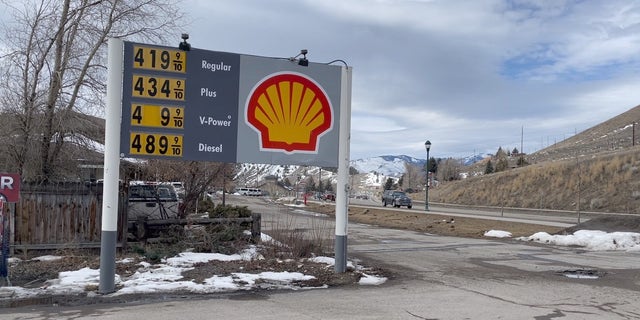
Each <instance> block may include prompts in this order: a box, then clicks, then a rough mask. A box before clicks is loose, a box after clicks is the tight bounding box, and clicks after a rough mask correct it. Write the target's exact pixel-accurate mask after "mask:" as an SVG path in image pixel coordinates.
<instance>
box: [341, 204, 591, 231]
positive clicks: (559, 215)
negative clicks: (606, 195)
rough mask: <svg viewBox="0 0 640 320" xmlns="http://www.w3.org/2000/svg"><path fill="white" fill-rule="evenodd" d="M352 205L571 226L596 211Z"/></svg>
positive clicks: (583, 220) (587, 218)
mask: <svg viewBox="0 0 640 320" xmlns="http://www.w3.org/2000/svg"><path fill="white" fill-rule="evenodd" d="M350 205H351V206H354V207H363V208H376V209H387V210H401V211H411V212H422V213H424V214H447V215H450V216H458V217H466V218H478V219H489V220H501V221H512V222H521V223H531V224H539V225H549V226H555V227H563V228H566V227H570V226H573V225H575V224H576V223H578V222H585V221H587V220H589V219H590V218H592V217H593V216H594V213H581V214H580V216H579V217H578V214H577V213H576V212H568V211H559V210H546V211H543V210H530V209H516V208H506V209H502V208H493V207H471V206H460V205H443V204H439V203H432V204H429V211H425V209H424V201H422V202H419V201H414V204H413V207H412V208H411V209H407V208H406V207H403V208H392V207H384V208H382V207H381V205H380V203H379V201H376V200H375V199H367V200H362V199H350Z"/></svg>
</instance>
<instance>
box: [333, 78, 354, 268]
mask: <svg viewBox="0 0 640 320" xmlns="http://www.w3.org/2000/svg"><path fill="white" fill-rule="evenodd" d="M352 71H353V68H351V67H343V68H342V81H341V86H342V88H341V90H340V135H339V139H338V144H339V147H338V185H337V188H336V189H337V190H336V191H337V194H336V243H335V255H336V257H335V259H336V261H335V262H336V263H335V272H337V273H341V272H345V271H346V270H347V222H348V221H347V220H348V216H347V215H348V206H349V186H350V185H349V147H350V144H351V74H352Z"/></svg>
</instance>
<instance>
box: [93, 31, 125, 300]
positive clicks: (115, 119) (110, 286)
mask: <svg viewBox="0 0 640 320" xmlns="http://www.w3.org/2000/svg"><path fill="white" fill-rule="evenodd" d="M123 50H124V42H123V41H122V40H120V39H113V38H111V39H109V57H108V62H107V63H108V64H107V65H108V68H109V71H108V74H107V110H106V119H105V120H106V124H105V142H104V187H103V188H104V189H103V190H104V191H103V198H102V237H101V238H100V285H99V288H98V290H99V292H100V293H103V294H106V293H111V292H114V291H115V276H116V243H117V237H118V178H119V177H120V121H121V118H122V70H123V68H122V67H123V64H124V63H123Z"/></svg>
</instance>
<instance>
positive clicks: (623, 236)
mask: <svg viewBox="0 0 640 320" xmlns="http://www.w3.org/2000/svg"><path fill="white" fill-rule="evenodd" d="M484 235H485V236H486V237H497V238H507V237H511V233H510V232H507V231H501V230H490V231H487V232H486V233H485V234H484ZM269 239H270V238H269V236H267V235H264V236H263V240H266V241H268V240H269ZM516 240H521V241H534V242H539V243H544V244H550V245H558V246H580V247H584V248H585V249H587V250H594V251H602V250H621V251H629V252H631V251H635V252H638V251H640V233H634V232H612V233H607V232H604V231H597V230H580V231H576V232H575V233H574V234H572V235H550V234H548V233H546V232H538V233H535V234H533V235H531V236H529V237H519V238H516ZM60 258H61V257H57V256H41V257H37V258H34V259H37V260H54V259H60ZM261 258H262V257H261V256H260V254H259V253H257V251H256V250H255V248H253V247H252V248H249V249H247V250H245V251H244V252H242V253H240V254H234V255H225V254H219V253H194V252H183V253H180V254H179V255H177V256H175V257H172V258H168V259H164V260H163V261H162V263H160V264H158V265H151V264H149V263H146V262H141V263H140V268H139V269H138V271H137V272H136V273H135V274H133V275H132V276H129V277H127V278H122V277H120V276H118V275H116V277H115V283H116V286H117V287H118V288H119V289H118V290H117V291H116V292H115V293H112V295H122V294H128V293H145V292H170V291H175V290H186V291H190V292H194V293H212V292H229V291H238V290H250V289H252V288H254V287H256V286H257V284H260V285H261V287H263V286H264V284H265V283H271V284H272V288H274V289H275V288H278V289H293V290H296V289H300V287H296V286H295V284H294V283H295V282H296V281H300V280H308V279H311V278H313V276H310V275H305V274H302V273H299V272H286V271H285V272H261V273H258V274H250V273H241V272H238V273H233V274H232V275H231V276H217V275H214V276H212V277H211V278H209V279H206V280H205V281H204V283H195V282H193V281H189V280H185V279H183V278H182V276H181V273H182V271H184V270H189V269H191V268H193V266H194V264H196V263H199V262H207V261H212V260H221V261H230V260H251V259H261ZM311 260H312V261H314V262H318V263H324V264H327V267H331V266H333V265H334V264H335V260H334V259H333V258H331V257H315V258H312V259H311ZM17 261H19V259H16V258H11V259H9V263H10V264H11V263H16V262H17ZM118 263H132V261H131V260H121V261H118ZM348 266H349V267H352V268H356V269H358V270H359V271H361V272H362V274H363V276H362V278H361V279H360V281H359V284H360V285H379V284H382V283H384V282H385V281H386V280H387V279H386V278H384V277H379V276H376V275H370V274H366V273H365V272H363V271H366V270H364V269H363V268H361V267H358V266H354V264H353V263H352V262H348ZM99 278H100V271H99V270H98V269H90V268H82V269H80V270H76V271H67V272H61V273H60V274H59V277H58V279H52V280H49V281H48V282H47V285H46V286H43V287H40V288H35V289H27V288H21V287H2V288H0V297H8V296H10V297H12V298H16V297H17V298H19V297H30V296H38V295H44V294H68V293H81V292H84V291H85V288H87V287H94V288H95V287H97V286H98V285H99Z"/></svg>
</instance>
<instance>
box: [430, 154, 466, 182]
mask: <svg viewBox="0 0 640 320" xmlns="http://www.w3.org/2000/svg"><path fill="white" fill-rule="evenodd" d="M461 172H462V164H461V163H460V161H459V160H456V159H452V158H449V159H447V160H444V162H442V164H440V165H439V166H438V172H437V174H436V175H437V177H438V180H440V181H452V180H460V173H461Z"/></svg>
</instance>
